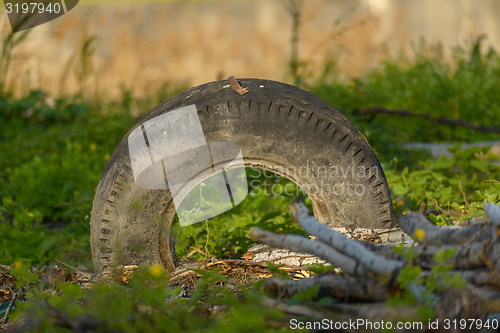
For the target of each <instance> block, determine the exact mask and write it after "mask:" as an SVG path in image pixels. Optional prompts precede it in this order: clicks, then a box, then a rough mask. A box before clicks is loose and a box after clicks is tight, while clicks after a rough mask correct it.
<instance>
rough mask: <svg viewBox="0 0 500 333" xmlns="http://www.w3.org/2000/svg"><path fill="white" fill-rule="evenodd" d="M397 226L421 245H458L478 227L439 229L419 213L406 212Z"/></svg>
mask: <svg viewBox="0 0 500 333" xmlns="http://www.w3.org/2000/svg"><path fill="white" fill-rule="evenodd" d="M399 226H400V227H401V229H403V230H404V232H406V233H407V234H408V235H410V236H411V237H412V238H413V239H414V240H415V241H417V242H419V243H420V244H423V245H458V244H461V243H462V242H464V241H465V240H466V239H467V238H469V237H471V236H472V235H473V234H474V233H476V232H477V230H478V229H479V227H476V226H475V227H470V228H465V229H441V228H438V227H436V226H435V225H433V224H432V223H431V222H430V221H429V220H428V219H426V218H425V216H423V215H422V214H420V212H408V213H407V214H406V215H403V216H401V217H400V218H399Z"/></svg>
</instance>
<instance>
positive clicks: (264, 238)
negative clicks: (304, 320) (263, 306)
mask: <svg viewBox="0 0 500 333" xmlns="http://www.w3.org/2000/svg"><path fill="white" fill-rule="evenodd" d="M289 208H290V211H291V215H292V217H293V218H294V220H295V221H296V222H298V223H299V224H300V225H301V226H302V227H303V228H304V230H305V231H306V232H308V233H309V234H310V235H312V236H315V237H316V238H317V240H316V241H312V240H310V239H309V238H306V237H303V236H298V235H286V234H278V233H273V232H269V231H264V230H262V229H259V228H254V229H252V230H251V232H250V233H249V236H250V237H251V238H252V239H254V240H257V241H259V242H262V243H265V244H268V245H271V246H274V247H282V248H288V249H290V250H292V251H298V252H305V253H310V254H313V255H317V256H319V257H320V258H322V259H324V260H326V261H328V262H329V263H331V264H332V265H333V266H335V267H337V268H341V269H342V273H341V274H338V275H337V274H333V273H332V272H330V273H325V274H323V275H319V276H315V277H313V278H307V279H302V280H298V281H290V280H280V279H279V278H276V277H274V278H270V279H268V280H267V281H266V282H265V284H264V291H266V292H267V293H269V294H271V295H275V296H276V297H278V298H279V301H272V302H271V301H268V303H269V304H268V305H269V306H273V307H278V308H280V309H281V310H283V311H285V312H286V313H288V314H294V315H295V316H297V315H304V316H309V317H314V318H316V319H318V318H327V319H331V320H337V321H341V320H343V319H354V320H355V319H357V318H360V319H370V320H387V319H389V318H396V317H397V316H402V317H404V318H405V320H416V319H418V318H419V317H418V315H417V312H416V309H417V308H418V306H409V307H405V310H404V311H403V310H401V308H398V309H397V310H395V308H392V307H388V306H387V305H386V304H385V303H381V302H383V301H385V300H387V299H388V298H391V297H393V296H395V295H397V294H400V293H409V294H411V295H412V296H413V299H414V300H415V302H416V303H415V304H419V306H426V307H428V308H429V309H433V310H435V311H436V318H437V319H440V321H442V320H441V319H444V318H447V319H450V320H454V319H456V320H461V319H469V318H475V319H477V318H486V316H487V315H488V314H491V315H493V316H494V315H495V314H496V313H498V312H500V302H499V301H498V297H499V296H500V237H497V236H498V227H497V224H496V223H499V222H498V221H499V219H500V207H498V206H497V205H490V204H487V205H485V211H487V218H486V219H485V223H484V224H482V225H476V226H472V227H467V228H456V229H451V228H439V227H436V226H434V225H433V224H432V223H431V222H430V221H429V220H427V219H426V218H425V217H424V216H423V215H422V214H421V213H420V212H409V213H407V214H406V215H405V216H401V217H400V220H399V224H400V226H401V228H402V230H403V231H404V232H406V233H408V234H409V235H410V236H411V237H412V239H414V240H415V241H416V242H417V243H418V244H421V246H417V247H415V248H414V251H413V253H414V254H415V255H416V256H415V255H413V256H412V257H411V258H412V259H407V258H409V257H408V256H407V255H406V254H405V255H402V254H397V253H395V252H394V250H393V248H392V247H389V246H385V245H375V244H373V243H365V242H360V241H358V240H355V239H349V238H347V237H346V235H343V234H342V233H340V232H337V231H335V230H332V229H330V228H329V227H327V226H325V225H322V224H320V223H319V222H318V221H317V220H316V219H315V218H314V217H313V216H312V215H311V214H310V213H309V210H308V209H307V207H306V206H305V205H304V204H303V203H302V202H301V201H300V200H296V201H295V202H294V203H293V204H292V205H291V206H290V207H289ZM492 230H496V232H492ZM450 249H451V250H454V254H453V255H452V256H451V257H450V258H449V259H448V261H447V262H445V263H443V264H445V265H446V266H440V267H442V268H439V270H435V269H434V268H435V267H436V262H435V258H436V255H437V254H438V252H439V251H441V250H450ZM409 260H410V261H411V263H412V265H414V266H420V268H419V270H418V271H417V272H418V274H420V276H419V275H417V278H416V279H415V278H414V277H413V279H415V280H409V283H408V284H406V285H402V284H401V281H399V275H400V274H402V272H403V268H404V267H405V266H406V265H408V264H409ZM442 269H445V271H444V272H443V271H442ZM405 272H406V274H409V272H410V271H408V270H407V271H405ZM414 272H415V271H413V273H411V274H414ZM455 274H458V275H459V277H460V278H462V279H463V280H465V282H466V283H467V288H459V289H454V288H450V287H446V286H447V285H455V284H454V283H453V284H449V283H450V280H449V277H453V276H454V275H455ZM408 278H409V277H405V279H408ZM429 279H431V280H429ZM432 279H437V280H432ZM453 279H455V278H453ZM398 281H399V282H398ZM406 281H408V280H406ZM426 281H435V283H437V285H438V286H442V287H439V288H438V287H437V286H436V287H432V285H433V284H427V282H426ZM318 284H319V286H320V288H319V291H318V294H317V295H316V297H317V298H320V297H325V296H330V297H334V298H336V299H340V300H343V301H344V302H353V301H357V302H359V301H364V302H378V303H367V304H350V303H334V304H328V305H325V306H322V307H320V308H318V307H314V303H308V304H309V305H312V307H309V306H304V305H300V306H294V307H290V306H289V305H287V304H285V303H283V302H282V300H283V299H287V298H289V297H292V296H293V295H295V294H297V293H300V292H304V291H306V290H309V289H310V288H312V287H313V286H315V285H318ZM440 288H444V290H443V289H440ZM271 303H272V304H271Z"/></svg>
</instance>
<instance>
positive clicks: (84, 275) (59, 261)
mask: <svg viewBox="0 0 500 333" xmlns="http://www.w3.org/2000/svg"><path fill="white" fill-rule="evenodd" d="M54 260H55V261H57V262H58V263H61V264H63V265H64V266H66V267H69V268H72V269H74V270H75V271H77V272H78V274H81V275H83V277H85V278H87V279H89V280H92V278H91V277H89V276H88V275H87V274H85V273H83V272H82V271H81V270H79V269H78V268H75V267H73V266H70V265H68V264H66V263H64V262H62V261H61V260H59V259H54Z"/></svg>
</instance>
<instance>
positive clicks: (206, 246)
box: [203, 220, 210, 261]
mask: <svg viewBox="0 0 500 333" xmlns="http://www.w3.org/2000/svg"><path fill="white" fill-rule="evenodd" d="M205 225H206V226H207V241H206V243H205V259H204V260H203V261H207V260H208V259H209V258H210V254H209V253H208V239H209V238H210V229H209V228H208V220H205Z"/></svg>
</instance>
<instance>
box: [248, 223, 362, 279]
mask: <svg viewBox="0 0 500 333" xmlns="http://www.w3.org/2000/svg"><path fill="white" fill-rule="evenodd" d="M248 236H249V237H250V238H251V239H253V240H255V241H257V242H261V243H266V244H269V245H271V246H276V247H283V248H287V249H289V250H292V251H296V252H306V253H310V254H313V255H315V256H318V257H320V258H321V259H324V260H326V261H328V262H329V263H331V264H332V265H333V266H335V267H342V270H343V271H344V272H346V273H347V274H352V275H359V276H363V275H364V274H366V273H367V269H366V267H365V266H362V265H359V264H358V263H357V262H356V261H355V260H354V259H352V258H350V257H348V256H346V255H344V254H342V253H340V252H338V251H337V250H335V249H333V248H331V247H329V246H328V245H326V244H324V243H322V242H320V241H312V240H311V239H309V238H306V237H304V236H299V235H284V234H279V233H275V232H271V231H266V230H263V229H261V228H259V227H254V228H253V229H252V230H250V232H249V233H248Z"/></svg>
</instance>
